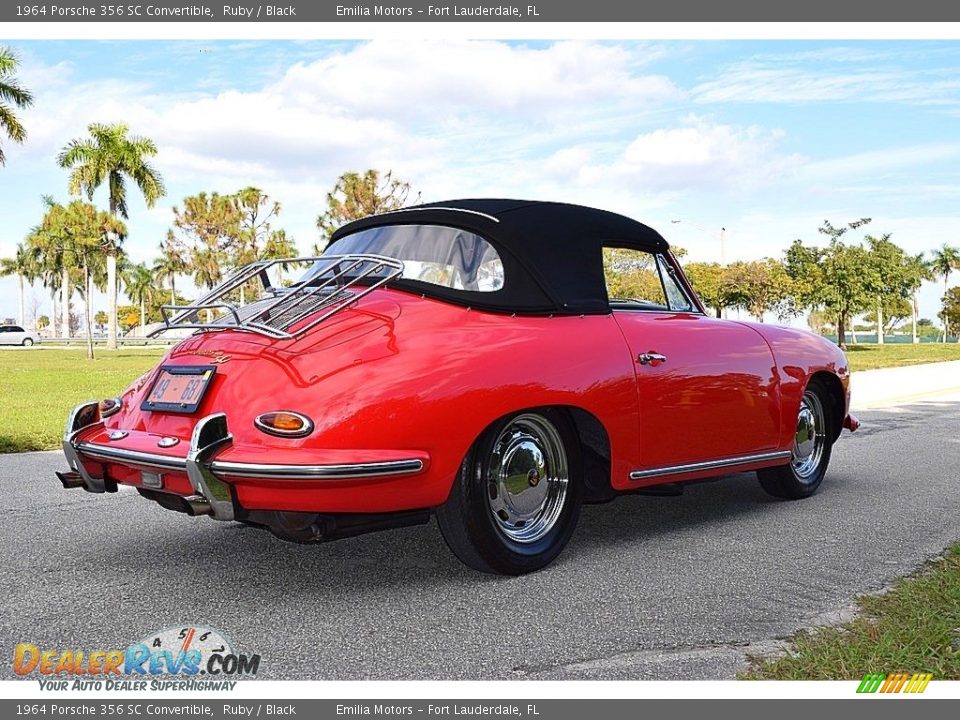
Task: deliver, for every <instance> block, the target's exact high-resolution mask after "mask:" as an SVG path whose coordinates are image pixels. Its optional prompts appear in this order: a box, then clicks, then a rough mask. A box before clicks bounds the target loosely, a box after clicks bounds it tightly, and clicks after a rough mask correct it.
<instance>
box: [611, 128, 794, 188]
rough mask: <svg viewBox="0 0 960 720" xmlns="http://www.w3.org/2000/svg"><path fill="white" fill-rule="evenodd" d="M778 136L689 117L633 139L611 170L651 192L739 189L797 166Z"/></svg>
mask: <svg viewBox="0 0 960 720" xmlns="http://www.w3.org/2000/svg"><path fill="white" fill-rule="evenodd" d="M782 138H783V132H782V131H780V130H777V129H769V128H765V127H762V126H759V125H748V126H736V125H727V124H722V123H715V122H712V121H710V120H709V119H706V118H702V117H698V116H695V115H691V116H688V117H687V118H685V119H684V121H683V123H682V124H681V125H679V126H677V127H667V128H660V129H657V130H654V131H652V132H647V133H642V134H640V135H638V136H637V137H636V138H635V139H634V140H633V141H632V142H631V143H630V144H629V145H627V147H626V148H625V149H624V152H623V155H622V157H621V158H620V159H619V160H618V161H617V163H616V164H615V165H614V166H613V168H612V169H613V170H614V172H616V173H618V174H620V175H622V176H624V177H628V178H631V179H632V180H633V181H635V182H640V183H643V185H644V186H645V187H650V188H653V189H659V190H680V189H687V190H713V191H741V190H744V189H749V188H752V187H756V186H758V185H760V184H762V183H765V182H768V181H769V180H770V179H771V178H774V177H777V176H780V175H782V174H783V173H785V172H788V171H789V170H791V169H792V168H794V167H796V166H797V165H798V164H799V163H800V162H801V158H800V157H799V156H796V155H782V154H780V153H778V150H777V143H778V142H779V141H780V140H781V139H782Z"/></svg>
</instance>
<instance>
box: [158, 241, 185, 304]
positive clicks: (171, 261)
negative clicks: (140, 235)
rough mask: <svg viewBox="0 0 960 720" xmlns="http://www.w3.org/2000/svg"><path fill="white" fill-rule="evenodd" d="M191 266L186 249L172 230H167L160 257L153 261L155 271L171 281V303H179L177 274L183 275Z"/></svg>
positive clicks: (161, 244) (161, 245)
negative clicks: (188, 262)
mask: <svg viewBox="0 0 960 720" xmlns="http://www.w3.org/2000/svg"><path fill="white" fill-rule="evenodd" d="M188 267H190V266H189V265H188V264H187V257H186V251H185V250H184V247H183V245H182V243H179V242H178V241H177V239H176V237H175V236H174V234H173V231H172V230H169V231H167V239H166V241H165V242H161V243H160V257H158V258H157V259H156V260H154V261H153V272H155V273H156V274H157V275H159V276H160V277H165V278H167V279H168V280H169V281H170V304H171V305H176V304H177V275H182V274H183V273H185V272H186V270H187V268H188Z"/></svg>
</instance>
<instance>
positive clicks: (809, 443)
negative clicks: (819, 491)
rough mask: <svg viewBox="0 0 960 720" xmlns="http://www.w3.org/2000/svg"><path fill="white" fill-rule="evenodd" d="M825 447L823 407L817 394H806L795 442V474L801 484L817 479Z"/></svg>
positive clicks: (801, 406) (801, 407) (798, 420)
mask: <svg viewBox="0 0 960 720" xmlns="http://www.w3.org/2000/svg"><path fill="white" fill-rule="evenodd" d="M825 447H826V423H825V422H824V419H823V405H822V404H821V403H820V398H818V397H817V395H816V393H812V392H806V393H804V395H803V400H801V401H800V413H799V414H798V415H797V431H796V435H795V436H794V440H793V461H792V465H793V472H794V473H795V474H796V476H797V478H798V479H799V480H800V481H801V482H811V481H812V480H813V479H814V478H815V477H816V474H817V469H818V468H819V467H820V461H821V460H822V459H823V450H824V448H825Z"/></svg>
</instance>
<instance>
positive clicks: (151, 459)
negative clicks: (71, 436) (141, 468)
mask: <svg viewBox="0 0 960 720" xmlns="http://www.w3.org/2000/svg"><path fill="white" fill-rule="evenodd" d="M76 448H77V450H79V451H80V452H82V453H83V454H84V455H89V456H90V457H92V458H97V459H98V460H125V461H127V462H131V463H134V464H137V465H148V466H150V467H158V468H164V469H166V470H185V469H186V467H187V461H186V458H181V457H171V456H169V455H157V454H156V453H148V452H141V451H139V450H125V449H123V448H116V447H106V446H105V445H94V444H93V443H78V444H77V446H76Z"/></svg>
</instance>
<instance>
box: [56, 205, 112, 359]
mask: <svg viewBox="0 0 960 720" xmlns="http://www.w3.org/2000/svg"><path fill="white" fill-rule="evenodd" d="M64 222H65V225H66V230H67V235H68V239H67V252H68V253H69V254H70V255H72V256H73V258H74V264H75V266H76V267H78V268H80V270H81V272H82V284H81V286H80V293H81V295H82V297H83V301H84V315H85V320H86V327H87V358H89V359H91V360H92V359H93V314H92V306H93V286H94V277H95V276H96V275H97V274H98V273H99V272H101V271H102V267H101V266H102V262H103V254H102V253H101V252H100V251H101V249H102V248H103V245H104V238H106V237H107V236H109V235H111V234H114V235H125V234H126V228H125V227H124V225H123V223H122V222H120V220H118V219H117V218H116V217H115V216H113V215H112V214H110V213H105V212H103V211H98V210H97V208H96V207H94V206H93V205H91V204H89V203H85V202H82V201H80V200H74V201H73V202H71V203H70V204H69V205H68V206H67V208H66V213H65V217H64Z"/></svg>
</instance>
